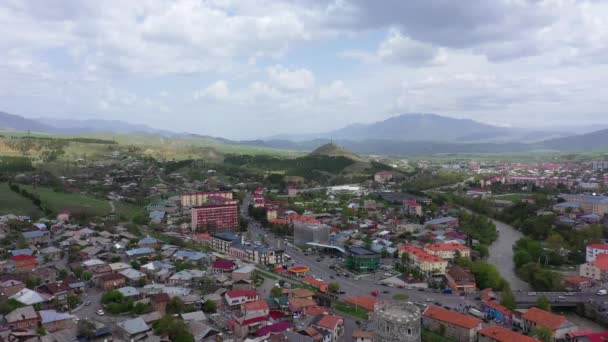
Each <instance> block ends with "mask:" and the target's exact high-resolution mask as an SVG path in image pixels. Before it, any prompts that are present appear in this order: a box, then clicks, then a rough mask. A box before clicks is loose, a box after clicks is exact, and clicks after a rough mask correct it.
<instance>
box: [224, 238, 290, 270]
mask: <svg viewBox="0 0 608 342" xmlns="http://www.w3.org/2000/svg"><path fill="white" fill-rule="evenodd" d="M229 253H230V255H232V256H234V257H237V258H240V259H241V260H243V261H246V262H251V263H256V264H262V265H282V264H283V250H282V249H276V248H269V247H262V246H251V245H244V244H240V243H237V244H234V245H232V246H231V247H230V252H229Z"/></svg>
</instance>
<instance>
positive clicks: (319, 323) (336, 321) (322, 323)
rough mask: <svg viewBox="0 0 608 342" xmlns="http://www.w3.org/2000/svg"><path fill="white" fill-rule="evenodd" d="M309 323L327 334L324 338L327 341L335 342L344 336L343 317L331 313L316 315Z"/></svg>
mask: <svg viewBox="0 0 608 342" xmlns="http://www.w3.org/2000/svg"><path fill="white" fill-rule="evenodd" d="M310 325H311V326H312V327H313V328H315V329H316V330H317V331H319V332H320V333H322V334H323V333H325V334H329V338H328V339H326V341H328V342H336V341H338V340H339V339H341V338H342V336H344V319H343V318H342V317H340V316H336V315H332V314H320V315H316V316H315V317H313V319H312V321H311V322H310ZM325 334H324V335H325Z"/></svg>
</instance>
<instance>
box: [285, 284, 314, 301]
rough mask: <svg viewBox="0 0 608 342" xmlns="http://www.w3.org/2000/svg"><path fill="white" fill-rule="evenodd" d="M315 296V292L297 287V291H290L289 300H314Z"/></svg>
mask: <svg viewBox="0 0 608 342" xmlns="http://www.w3.org/2000/svg"><path fill="white" fill-rule="evenodd" d="M314 295H315V293H314V292H312V291H311V290H309V289H304V288H301V287H297V288H295V289H292V290H291V291H289V298H308V299H312V297H313V296H314Z"/></svg>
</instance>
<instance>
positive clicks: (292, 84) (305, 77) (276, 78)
mask: <svg viewBox="0 0 608 342" xmlns="http://www.w3.org/2000/svg"><path fill="white" fill-rule="evenodd" d="M267 72H268V78H269V79H270V80H271V81H272V82H273V83H274V84H276V85H277V86H278V87H280V88H282V89H285V90H291V91H299V90H307V89H310V88H312V87H313V86H314V84H315V77H314V75H313V74H312V72H311V71H310V70H308V69H295V70H289V69H287V68H285V67H284V66H282V65H275V66H272V67H269V68H268V69H267Z"/></svg>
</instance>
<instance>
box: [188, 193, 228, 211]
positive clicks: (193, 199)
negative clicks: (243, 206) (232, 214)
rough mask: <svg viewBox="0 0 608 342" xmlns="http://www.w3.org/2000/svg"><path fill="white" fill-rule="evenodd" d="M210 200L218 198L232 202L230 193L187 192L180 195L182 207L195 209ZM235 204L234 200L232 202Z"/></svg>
mask: <svg viewBox="0 0 608 342" xmlns="http://www.w3.org/2000/svg"><path fill="white" fill-rule="evenodd" d="M210 198H212V199H214V200H216V201H217V200H218V199H219V198H223V199H227V200H233V199H232V192H231V191H215V192H200V191H199V192H188V193H185V194H182V195H181V202H182V207H195V206H201V205H203V204H206V203H209V200H210ZM233 201H234V203H233V204H236V200H233Z"/></svg>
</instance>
